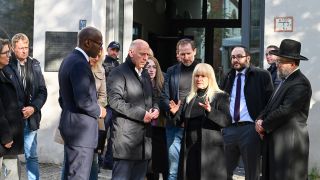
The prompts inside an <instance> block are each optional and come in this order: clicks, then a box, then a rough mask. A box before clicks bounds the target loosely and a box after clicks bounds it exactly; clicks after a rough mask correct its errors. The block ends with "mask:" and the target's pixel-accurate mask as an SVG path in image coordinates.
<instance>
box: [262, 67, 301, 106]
mask: <svg viewBox="0 0 320 180" xmlns="http://www.w3.org/2000/svg"><path fill="white" fill-rule="evenodd" d="M299 75H300V69H298V70H296V71H295V72H293V73H292V74H290V76H289V77H288V78H287V79H285V80H284V81H283V82H282V85H281V86H280V87H279V89H278V91H277V92H276V90H274V91H273V93H272V95H271V97H270V99H269V102H268V104H267V108H269V107H271V106H273V105H274V103H275V102H277V100H278V99H279V98H280V97H279V96H280V95H282V94H283V92H285V91H286V90H287V87H289V86H290V84H291V82H292V81H294V80H295V79H296V77H297V76H299ZM274 93H276V94H275V95H274ZM273 96H274V97H273Z"/></svg>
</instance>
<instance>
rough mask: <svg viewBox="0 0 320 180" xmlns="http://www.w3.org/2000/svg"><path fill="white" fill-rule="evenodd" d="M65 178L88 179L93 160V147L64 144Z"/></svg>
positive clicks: (72, 179) (70, 179)
mask: <svg viewBox="0 0 320 180" xmlns="http://www.w3.org/2000/svg"><path fill="white" fill-rule="evenodd" d="M64 151H65V164H64V175H63V178H64V179H65V180H88V179H89V176H90V171H91V165H92V160H93V153H94V149H93V148H85V147H78V146H70V145H64Z"/></svg>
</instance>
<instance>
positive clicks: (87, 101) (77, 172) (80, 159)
mask: <svg viewBox="0 0 320 180" xmlns="http://www.w3.org/2000/svg"><path fill="white" fill-rule="evenodd" d="M101 48H102V34H101V32H100V31H99V30H98V29H96V28H94V27H86V28H83V29H82V30H81V31H80V32H79V33H78V45H77V47H76V48H75V50H73V51H72V52H71V53H70V54H69V55H68V56H67V57H66V58H65V59H64V60H63V62H62V63H61V66H60V69H59V75H58V78H59V95H60V97H59V103H60V106H61V109H62V112H61V117H60V123H59V130H60V133H61V136H62V138H63V140H64V143H65V144H64V155H65V157H64V159H65V164H64V168H65V170H64V174H63V175H62V177H63V179H68V180H82V179H83V180H87V179H89V175H90V169H91V165H92V160H93V154H94V149H95V148H96V147H97V144H98V122H97V118H98V117H100V118H104V117H105V116H106V109H105V108H104V107H101V106H99V105H98V101H97V90H96V85H95V80H94V77H93V74H92V71H91V67H90V64H89V57H97V55H98V54H99V52H100V50H101Z"/></svg>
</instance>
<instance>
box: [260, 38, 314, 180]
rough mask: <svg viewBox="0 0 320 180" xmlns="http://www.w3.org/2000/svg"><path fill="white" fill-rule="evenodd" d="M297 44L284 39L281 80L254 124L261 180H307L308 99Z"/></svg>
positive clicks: (280, 65) (277, 54)
mask: <svg viewBox="0 0 320 180" xmlns="http://www.w3.org/2000/svg"><path fill="white" fill-rule="evenodd" d="M300 50H301V44H300V42H298V41H295V40H291V39H284V40H283V41H282V42H281V45H280V49H279V50H273V51H270V53H271V54H274V55H276V56H279V60H278V62H277V66H278V74H279V77H280V78H281V79H282V81H281V83H280V85H279V86H278V88H277V89H276V90H275V91H274V92H273V95H272V96H271V98H270V100H269V102H268V104H267V106H266V108H265V110H264V111H263V112H262V113H261V114H260V115H259V117H258V119H257V120H256V130H257V132H258V133H259V134H260V136H261V137H263V142H264V143H263V144H264V145H263V174H262V175H263V179H264V180H284V179H285V180H304V179H307V177H308V156H309V135H308V130H307V118H308V114H309V106H310V99H311V94H312V91H311V85H310V82H309V80H308V79H307V78H306V77H305V76H304V75H303V74H302V73H301V71H300V69H299V63H300V60H308V59H307V58H306V57H304V56H301V55H300Z"/></svg>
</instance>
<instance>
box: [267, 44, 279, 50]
mask: <svg viewBox="0 0 320 180" xmlns="http://www.w3.org/2000/svg"><path fill="white" fill-rule="evenodd" d="M269 48H272V49H274V50H279V47H278V46H276V45H269V46H268V47H267V49H269Z"/></svg>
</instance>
